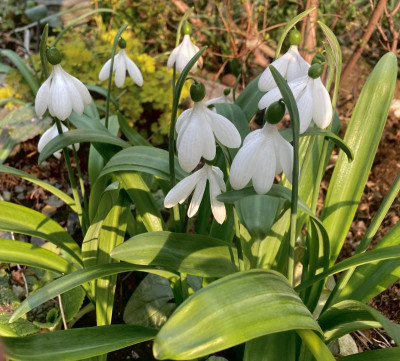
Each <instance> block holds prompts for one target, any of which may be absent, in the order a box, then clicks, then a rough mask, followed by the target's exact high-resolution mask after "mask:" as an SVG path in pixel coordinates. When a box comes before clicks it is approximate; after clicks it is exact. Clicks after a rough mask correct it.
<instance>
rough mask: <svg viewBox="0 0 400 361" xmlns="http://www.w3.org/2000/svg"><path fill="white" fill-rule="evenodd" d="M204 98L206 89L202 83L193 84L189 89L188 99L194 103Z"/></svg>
mask: <svg viewBox="0 0 400 361" xmlns="http://www.w3.org/2000/svg"><path fill="white" fill-rule="evenodd" d="M205 96H206V88H205V86H204V84H203V83H199V82H198V81H196V82H194V83H193V84H192V85H191V87H190V97H191V98H192V100H193V101H194V102H196V103H197V102H199V101H201V100H203V99H204V97H205Z"/></svg>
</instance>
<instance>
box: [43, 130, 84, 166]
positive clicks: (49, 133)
mask: <svg viewBox="0 0 400 361" xmlns="http://www.w3.org/2000/svg"><path fill="white" fill-rule="evenodd" d="M61 129H62V131H63V133H66V132H68V128H67V127H66V126H65V125H64V124H62V123H61ZM58 134H59V133H58V129H57V125H56V124H53V125H52V126H51V127H50V128H49V129H47V130H46V131H45V132H44V133H43V134H42V136H41V137H40V139H39V143H38V152H39V153H40V152H41V151H42V150H43V148H44V147H45V146H46V145H47V143H49V142H50V141H51V140H52V139H53V138H55V137H56V136H57V135H58ZM74 146H75V150H78V149H79V143H77V144H74ZM68 148H70V149H72V146H71V145H70V146H69V147H68ZM53 155H54V156H55V157H56V158H57V159H60V158H61V150H58V151H57V152H55V153H53Z"/></svg>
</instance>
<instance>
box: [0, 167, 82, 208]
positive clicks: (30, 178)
mask: <svg viewBox="0 0 400 361" xmlns="http://www.w3.org/2000/svg"><path fill="white" fill-rule="evenodd" d="M0 173H8V174H12V175H15V176H17V177H20V178H22V179H25V180H27V181H29V182H31V183H33V184H36V185H38V186H39V187H42V188H43V189H45V190H46V191H49V192H50V193H52V194H54V195H55V196H56V197H58V198H60V199H61V200H62V201H63V202H64V203H65V204H66V205H67V206H69V207H71V209H72V210H73V211H74V212H77V211H76V207H75V202H74V200H73V199H72V198H71V197H70V196H69V195H67V194H66V193H64V192H63V191H61V190H59V189H58V188H56V187H54V186H52V185H51V184H49V183H47V182H44V181H42V180H40V179H39V178H36V177H34V176H33V175H30V174H29V173H26V172H23V171H22V170H19V169H15V168H12V167H8V166H6V165H3V164H0Z"/></svg>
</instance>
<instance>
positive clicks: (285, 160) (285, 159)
mask: <svg viewBox="0 0 400 361" xmlns="http://www.w3.org/2000/svg"><path fill="white" fill-rule="evenodd" d="M274 140H275V151H276V153H277V156H276V158H277V163H279V164H280V167H281V168H282V171H283V173H285V176H286V178H287V179H288V180H289V182H290V183H292V178H293V177H292V174H293V147H292V145H291V144H290V143H289V142H288V141H287V140H285V139H284V138H283V137H282V136H281V135H280V134H278V135H277V137H276V138H275V139H274ZM276 173H277V174H278V173H280V172H278V170H276Z"/></svg>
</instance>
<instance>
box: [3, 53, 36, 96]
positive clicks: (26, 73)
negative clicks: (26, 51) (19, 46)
mask: <svg viewBox="0 0 400 361" xmlns="http://www.w3.org/2000/svg"><path fill="white" fill-rule="evenodd" d="M0 54H1V55H4V56H6V57H7V58H8V59H9V60H10V61H11V62H12V63H13V64H14V65H15V66H16V67H17V68H18V70H19V72H20V73H21V74H22V76H23V77H24V79H25V80H26V82H27V83H28V85H29V87H30V88H31V90H32V94H33V95H36V93H37V91H38V90H39V83H38V80H37V79H36V77H35V76H34V75H33V73H32V71H31V70H29V68H28V67H27V66H26V64H25V62H24V61H23V60H22V58H21V57H20V56H19V55H18V54H17V53H15V52H14V51H12V50H9V49H5V50H0Z"/></svg>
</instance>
